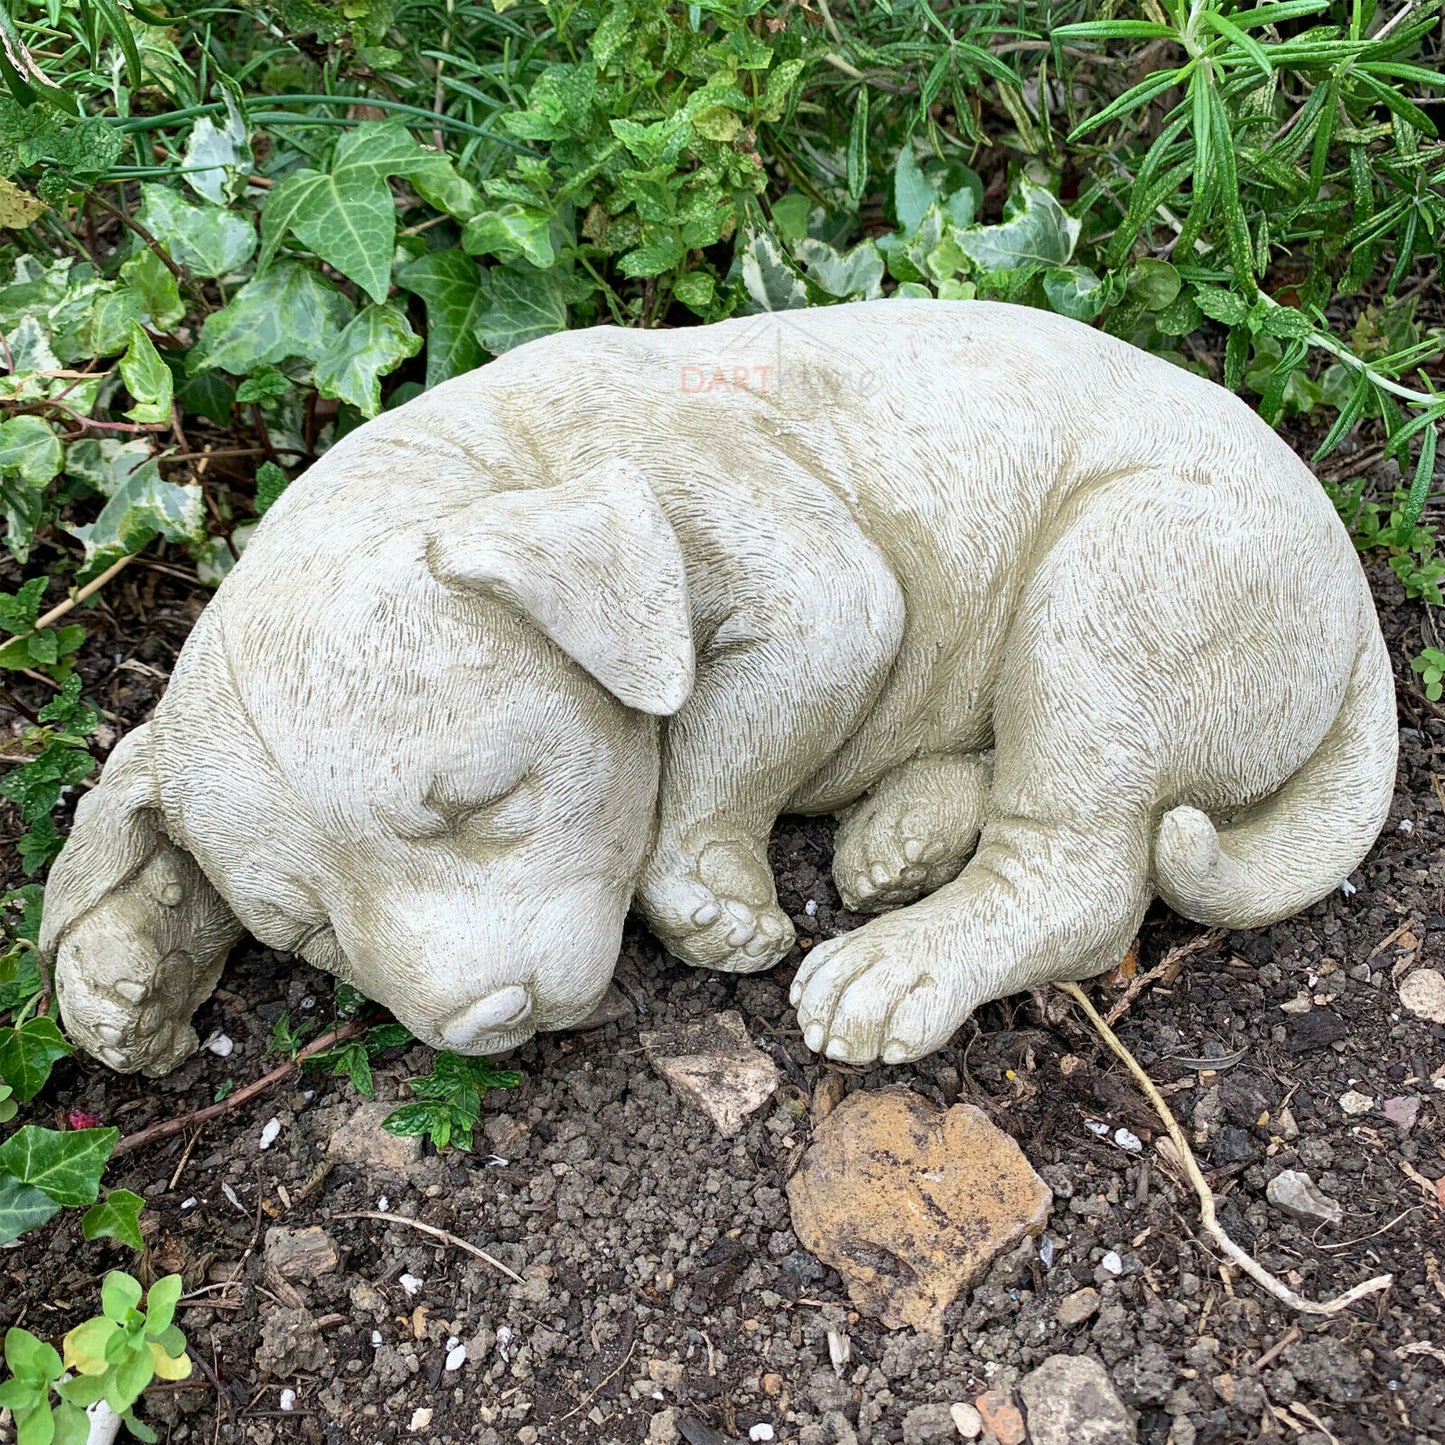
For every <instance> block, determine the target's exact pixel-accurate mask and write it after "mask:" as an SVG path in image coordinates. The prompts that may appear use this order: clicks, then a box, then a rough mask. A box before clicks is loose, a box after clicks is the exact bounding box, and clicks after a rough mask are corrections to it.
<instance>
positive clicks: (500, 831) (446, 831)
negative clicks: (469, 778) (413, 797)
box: [420, 773, 535, 841]
mask: <svg viewBox="0 0 1445 1445" xmlns="http://www.w3.org/2000/svg"><path fill="white" fill-rule="evenodd" d="M534 786H535V780H534V779H533V777H532V775H531V774H530V773H523V774H522V775H521V777H519V778H517V779H516V780H515V781H513V782H511V783H509V784H508V785H507V786H506V787H504V788H501V789H499V790H498V791H496V792H494V793H490V794H485V795H483V796H480V797H479V796H477V795H476V794H475V793H474V792H470V791H468V790H466V789H463V788H459V787H458V786H457V784H456V783H455V782H454V781H453V780H451V779H438V780H437V781H435V782H433V783H432V785H431V786H430V787H429V788H428V789H427V791H426V793H425V794H424V795H423V797H422V806H423V808H424V809H425V811H426V812H427V813H429V814H430V815H431V816H432V817H433V818H434V819H435V827H434V828H432V829H428V830H427V831H426V832H425V833H424V834H422V835H420V836H427V837H441V836H444V835H459V836H467V835H478V834H483V835H485V836H486V837H487V839H488V840H489V841H509V840H511V839H513V838H520V837H522V836H523V835H524V834H525V833H526V832H527V831H528V829H529V827H530V825H531V822H532V809H531V808H530V807H528V806H526V804H527V801H528V800H529V799H530V798H531V795H532V793H533V791H534Z"/></svg>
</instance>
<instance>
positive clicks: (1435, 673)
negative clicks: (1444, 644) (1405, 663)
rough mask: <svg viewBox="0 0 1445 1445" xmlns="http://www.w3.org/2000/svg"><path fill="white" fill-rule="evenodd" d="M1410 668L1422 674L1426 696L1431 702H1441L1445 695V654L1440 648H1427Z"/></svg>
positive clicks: (1422, 683) (1421, 678)
mask: <svg viewBox="0 0 1445 1445" xmlns="http://www.w3.org/2000/svg"><path fill="white" fill-rule="evenodd" d="M1410 666H1411V667H1412V668H1413V669H1414V670H1415V671H1416V672H1418V673H1419V674H1420V682H1421V685H1422V686H1423V687H1424V689H1425V696H1426V697H1428V698H1429V699H1430V701H1431V702H1439V701H1440V698H1441V695H1442V693H1445V652H1441V650H1440V649H1439V648H1438V647H1427V648H1426V649H1425V650H1424V651H1423V652H1422V653H1421V654H1420V655H1419V657H1417V658H1415V659H1414V661H1412V662H1411V663H1410Z"/></svg>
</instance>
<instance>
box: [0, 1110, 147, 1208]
mask: <svg viewBox="0 0 1445 1445" xmlns="http://www.w3.org/2000/svg"><path fill="white" fill-rule="evenodd" d="M119 1138H120V1130H119V1129H114V1128H112V1129H69V1130H67V1131H66V1132H65V1133H63V1134H61V1133H57V1132H56V1131H55V1130H54V1129H41V1128H39V1127H38V1126H37V1125H35V1124H27V1125H25V1127H24V1128H23V1129H17V1130H16V1131H15V1133H13V1134H12V1135H11V1136H10V1137H9V1138H8V1139H7V1140H6V1141H5V1142H4V1143H3V1144H0V1173H3V1174H8V1175H10V1176H11V1177H12V1178H14V1179H18V1180H20V1182H21V1183H22V1184H33V1185H34V1186H35V1187H36V1188H37V1189H39V1190H41V1191H42V1192H43V1193H45V1194H48V1195H49V1196H50V1198H51V1199H53V1200H54V1201H55V1203H56V1204H60V1205H69V1206H76V1205H81V1204H94V1203H95V1199H96V1195H97V1194H99V1193H100V1176H101V1174H102V1173H104V1171H105V1163H106V1160H107V1159H109V1158H110V1154H111V1150H112V1149H114V1148H115V1146H116V1141H117V1140H119Z"/></svg>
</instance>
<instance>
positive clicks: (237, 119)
mask: <svg viewBox="0 0 1445 1445" xmlns="http://www.w3.org/2000/svg"><path fill="white" fill-rule="evenodd" d="M222 99H223V100H224V102H225V105H226V123H225V125H223V126H218V125H217V124H216V123H215V121H213V120H212V119H211V118H210V116H204V115H203V116H202V117H201V118H200V120H198V121H197V122H196V123H195V125H193V126H192V127H191V138H190V140H189V141H188V142H187V144H186V149H185V154H184V155H183V156H182V158H181V166H182V168H183V170H184V172H185V177H186V184H187V185H189V186H190V188H191V189H192V190H193V191H194V192H195V193H196V194H197V195H198V196H200V197H201V199H202V200H206V201H210V202H211V203H212V204H213V205H217V206H220V205H224V204H225V203H226V202H227V201H234V200H235V199H236V197H237V196H239V195H240V194H241V192H242V191H243V190H244V189H245V187H246V177H247V176H248V175H250V173H251V171H252V170H253V169H254V166H255V159H254V157H253V156H252V155H251V137H250V135H249V133H248V131H247V128H246V117H245V116H244V115H242V114H241V108H240V106H239V105H237V103H236V100H235V97H234V96H233V95H232V94H231V92H230V91H229V90H224V89H223V90H222Z"/></svg>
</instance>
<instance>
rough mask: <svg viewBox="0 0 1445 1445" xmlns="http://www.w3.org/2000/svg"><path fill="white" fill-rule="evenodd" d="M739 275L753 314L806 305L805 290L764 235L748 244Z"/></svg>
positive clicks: (771, 239) (788, 265) (781, 253)
mask: <svg viewBox="0 0 1445 1445" xmlns="http://www.w3.org/2000/svg"><path fill="white" fill-rule="evenodd" d="M742 273H743V285H744V287H745V288H746V289H747V293H748V296H749V298H750V299H751V301H752V308H751V309H752V310H753V311H792V310H796V309H797V308H798V307H800V306H806V305H807V304H808V288H807V286H806V285H805V284H804V282H803V280H802V278H801V277H800V276H799V275H798V273H797V272H796V271H795V270H794V269H793V267H792V264H791V263H790V262H789V261H788V259H787V258H786V257H785V256H784V255H783V252H782V251H781V250H780V249H779V247H778V244H777V242H776V241H774V240H773V238H772V237H771V236H770V235H769V234H768V233H767V232H766V231H758V232H757V233H756V234H755V235H754V236H753V237H752V239H751V240H750V241H749V243H748V246H747V249H746V250H745V251H744V252H743V258H742Z"/></svg>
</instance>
